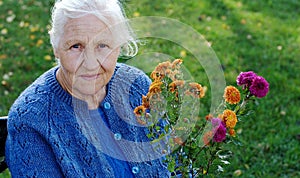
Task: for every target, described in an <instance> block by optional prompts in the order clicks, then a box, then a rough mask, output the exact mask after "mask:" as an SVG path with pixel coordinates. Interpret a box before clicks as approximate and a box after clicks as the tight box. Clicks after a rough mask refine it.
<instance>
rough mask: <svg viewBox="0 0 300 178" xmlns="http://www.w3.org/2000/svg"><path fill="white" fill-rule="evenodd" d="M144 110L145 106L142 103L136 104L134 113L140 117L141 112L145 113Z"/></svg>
mask: <svg viewBox="0 0 300 178" xmlns="http://www.w3.org/2000/svg"><path fill="white" fill-rule="evenodd" d="M145 111H146V108H145V107H144V106H143V105H142V106H138V107H136V108H135V109H134V111H133V112H134V114H135V115H136V116H137V117H141V116H142V114H143V113H145Z"/></svg>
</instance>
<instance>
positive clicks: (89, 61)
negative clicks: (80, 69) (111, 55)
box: [83, 48, 100, 70]
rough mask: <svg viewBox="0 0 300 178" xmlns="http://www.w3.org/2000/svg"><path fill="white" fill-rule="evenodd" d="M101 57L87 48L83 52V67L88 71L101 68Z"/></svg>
mask: <svg viewBox="0 0 300 178" xmlns="http://www.w3.org/2000/svg"><path fill="white" fill-rule="evenodd" d="M99 57H100V56H97V55H96V54H95V51H94V50H92V49H88V48H86V49H85V51H84V52H83V66H84V67H85V68H86V69H88V70H94V69H98V68H99V66H100V60H99V59H98V58H99Z"/></svg>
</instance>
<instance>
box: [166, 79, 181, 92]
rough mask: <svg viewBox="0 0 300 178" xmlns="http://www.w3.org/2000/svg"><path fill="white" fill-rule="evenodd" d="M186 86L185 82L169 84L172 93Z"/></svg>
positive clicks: (176, 81) (179, 81)
mask: <svg viewBox="0 0 300 178" xmlns="http://www.w3.org/2000/svg"><path fill="white" fill-rule="evenodd" d="M183 86H184V81H183V80H175V81H173V82H172V83H170V84H169V87H170V92H172V93H173V92H175V91H176V90H177V89H178V88H182V87H183Z"/></svg>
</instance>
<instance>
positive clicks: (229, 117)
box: [222, 109, 238, 128]
mask: <svg viewBox="0 0 300 178" xmlns="http://www.w3.org/2000/svg"><path fill="white" fill-rule="evenodd" d="M222 120H223V122H225V124H226V127H227V128H234V127H235V125H236V123H237V121H238V120H237V117H236V114H235V112H233V111H231V110H229V109H226V110H225V111H224V112H223V114H222Z"/></svg>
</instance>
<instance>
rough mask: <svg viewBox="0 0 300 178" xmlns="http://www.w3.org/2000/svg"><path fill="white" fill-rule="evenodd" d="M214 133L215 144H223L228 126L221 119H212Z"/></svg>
mask: <svg viewBox="0 0 300 178" xmlns="http://www.w3.org/2000/svg"><path fill="white" fill-rule="evenodd" d="M211 123H212V127H213V131H214V133H215V134H214V137H213V141H214V142H222V141H224V140H225V138H226V125H225V123H224V122H223V121H222V120H221V119H219V118H212V119H211Z"/></svg>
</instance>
